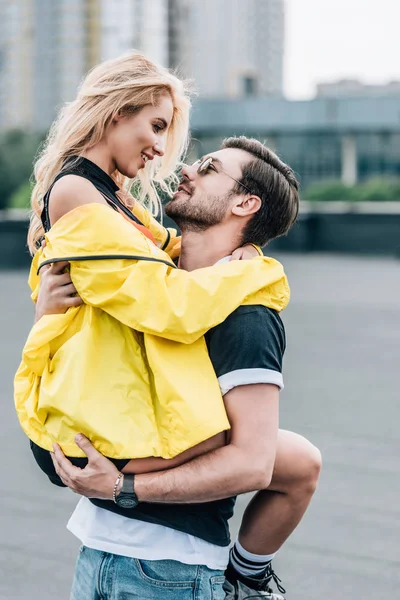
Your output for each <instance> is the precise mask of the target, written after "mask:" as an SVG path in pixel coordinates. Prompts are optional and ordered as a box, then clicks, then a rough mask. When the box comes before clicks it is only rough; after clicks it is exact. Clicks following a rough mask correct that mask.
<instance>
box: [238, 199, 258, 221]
mask: <svg viewBox="0 0 400 600" xmlns="http://www.w3.org/2000/svg"><path fill="white" fill-rule="evenodd" d="M260 208H261V198H260V197H259V196H253V195H252V196H239V197H238V199H237V200H236V201H235V203H234V205H233V206H232V214H233V215H236V216H238V217H247V216H249V215H254V213H256V212H258V211H259V210H260Z"/></svg>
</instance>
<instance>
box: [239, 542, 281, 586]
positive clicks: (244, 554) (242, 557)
mask: <svg viewBox="0 0 400 600" xmlns="http://www.w3.org/2000/svg"><path fill="white" fill-rule="evenodd" d="M275 554H276V553H275V552H274V554H253V553H252V552H249V551H248V550H246V549H245V548H243V546H242V545H241V543H240V542H239V540H236V542H235V543H234V545H233V546H232V548H231V552H230V555H229V561H230V564H231V565H232V567H233V568H234V569H235V571H237V573H239V574H240V575H244V576H245V577H257V576H259V575H261V574H262V573H263V572H264V571H265V569H266V568H267V566H268V564H269V563H270V562H271V560H272V559H273V558H274V556H275Z"/></svg>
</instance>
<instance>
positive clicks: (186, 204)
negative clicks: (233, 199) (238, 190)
mask: <svg viewBox="0 0 400 600" xmlns="http://www.w3.org/2000/svg"><path fill="white" fill-rule="evenodd" d="M229 198H230V194H226V195H225V196H207V195H202V196H200V197H199V198H197V199H195V198H194V196H189V197H188V196H187V195H185V197H184V198H180V197H179V196H178V197H177V198H176V199H175V200H170V201H169V202H168V203H167V204H166V205H165V214H166V215H167V216H168V217H171V219H173V220H174V221H175V223H176V224H177V225H178V227H179V228H180V230H181V231H205V230H206V229H209V228H210V227H214V226H215V225H219V224H220V223H222V221H223V219H224V217H225V215H226V209H227V206H228V201H229Z"/></svg>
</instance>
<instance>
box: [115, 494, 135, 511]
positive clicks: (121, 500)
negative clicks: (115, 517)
mask: <svg viewBox="0 0 400 600" xmlns="http://www.w3.org/2000/svg"><path fill="white" fill-rule="evenodd" d="M117 504H118V506H120V507H121V508H135V506H136V505H137V501H136V500H135V499H134V498H132V497H131V496H122V497H121V494H120V495H119V496H118V497H117Z"/></svg>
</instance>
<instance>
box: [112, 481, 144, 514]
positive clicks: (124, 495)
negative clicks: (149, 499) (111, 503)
mask: <svg viewBox="0 0 400 600" xmlns="http://www.w3.org/2000/svg"><path fill="white" fill-rule="evenodd" d="M134 485H135V476H134V475H124V479H123V482H122V488H121V491H120V492H119V494H118V496H115V504H116V505H117V506H119V507H121V508H135V507H136V506H137V505H138V504H139V500H138V497H137V496H136V494H135V489H134Z"/></svg>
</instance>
